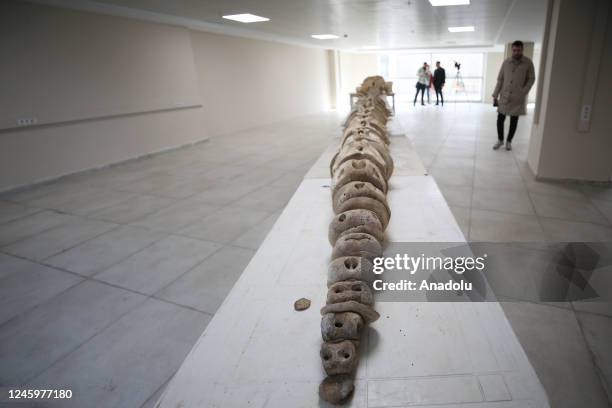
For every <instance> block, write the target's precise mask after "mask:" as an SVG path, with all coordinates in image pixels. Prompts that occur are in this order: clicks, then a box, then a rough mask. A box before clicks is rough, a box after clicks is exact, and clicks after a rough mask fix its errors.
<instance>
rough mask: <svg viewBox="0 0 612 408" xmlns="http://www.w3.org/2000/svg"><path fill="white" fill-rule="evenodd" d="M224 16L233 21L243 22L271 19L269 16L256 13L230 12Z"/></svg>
mask: <svg viewBox="0 0 612 408" xmlns="http://www.w3.org/2000/svg"><path fill="white" fill-rule="evenodd" d="M223 18H225V19H228V20H233V21H240V22H241V23H257V22H259V21H270V19H269V18H266V17H260V16H256V15H255V14H249V13H246V14H230V15H228V16H223Z"/></svg>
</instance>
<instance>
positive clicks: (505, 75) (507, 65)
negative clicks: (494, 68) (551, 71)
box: [493, 41, 535, 150]
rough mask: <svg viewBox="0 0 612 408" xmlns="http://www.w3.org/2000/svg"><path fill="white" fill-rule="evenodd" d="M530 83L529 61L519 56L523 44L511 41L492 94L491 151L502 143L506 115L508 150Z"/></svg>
mask: <svg viewBox="0 0 612 408" xmlns="http://www.w3.org/2000/svg"><path fill="white" fill-rule="evenodd" d="M534 82H535V69H534V68H533V62H531V60H530V59H529V58H527V57H525V56H524V55H523V43H522V42H521V41H515V42H513V43H512V57H510V58H508V59H507V60H505V61H504V62H503V64H502V66H501V69H500V70H499V75H498V76H497V86H496V87H495V90H494V91H493V105H494V106H497V138H498V141H497V143H495V145H494V146H493V149H495V150H497V149H499V148H500V147H501V146H502V145H503V144H504V122H505V121H506V116H510V130H509V132H508V138H507V139H506V150H512V138H513V137H514V132H516V125H517V124H518V117H519V115H525V114H527V94H529V90H530V89H531V87H532V86H533V83H534Z"/></svg>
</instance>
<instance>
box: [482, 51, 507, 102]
mask: <svg viewBox="0 0 612 408" xmlns="http://www.w3.org/2000/svg"><path fill="white" fill-rule="evenodd" d="M484 57H485V72H484V75H485V76H484V94H483V98H484V99H483V102H484V103H493V98H492V97H491V95H493V91H494V90H495V86H496V85H497V75H498V74H499V69H500V67H501V65H502V63H503V62H504V53H503V52H487V53H485V56H484Z"/></svg>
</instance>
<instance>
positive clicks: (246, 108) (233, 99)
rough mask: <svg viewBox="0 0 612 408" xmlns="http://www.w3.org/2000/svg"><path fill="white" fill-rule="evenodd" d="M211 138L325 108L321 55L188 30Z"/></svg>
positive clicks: (326, 82) (325, 69)
mask: <svg viewBox="0 0 612 408" xmlns="http://www.w3.org/2000/svg"><path fill="white" fill-rule="evenodd" d="M191 43H192V46H193V52H194V55H195V62H196V68H197V73H198V77H199V89H200V95H202V103H203V104H204V112H205V113H204V114H205V117H206V123H207V128H208V131H209V132H210V135H211V136H217V135H223V134H226V133H230V132H234V131H237V130H242V129H247V128H250V127H254V126H259V125H262V124H265V123H270V122H276V121H281V120H285V119H289V118H292V117H295V116H300V115H307V114H312V113H316V112H321V111H323V110H326V109H329V108H330V86H331V84H330V76H329V56H328V53H327V52H326V51H325V50H322V49H315V48H306V47H300V46H293V45H286V44H281V43H273V42H267V41H260V40H251V39H246V38H239V37H233V36H227V35H219V34H212V33H205V32H201V31H191Z"/></svg>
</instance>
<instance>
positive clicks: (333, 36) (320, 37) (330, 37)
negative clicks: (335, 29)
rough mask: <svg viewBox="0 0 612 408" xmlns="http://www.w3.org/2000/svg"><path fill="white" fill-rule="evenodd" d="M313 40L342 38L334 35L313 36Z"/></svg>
mask: <svg viewBox="0 0 612 408" xmlns="http://www.w3.org/2000/svg"><path fill="white" fill-rule="evenodd" d="M311 37H312V38H316V39H317V40H334V39H336V38H340V37H338V36H337V35H334V34H313V35H311Z"/></svg>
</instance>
